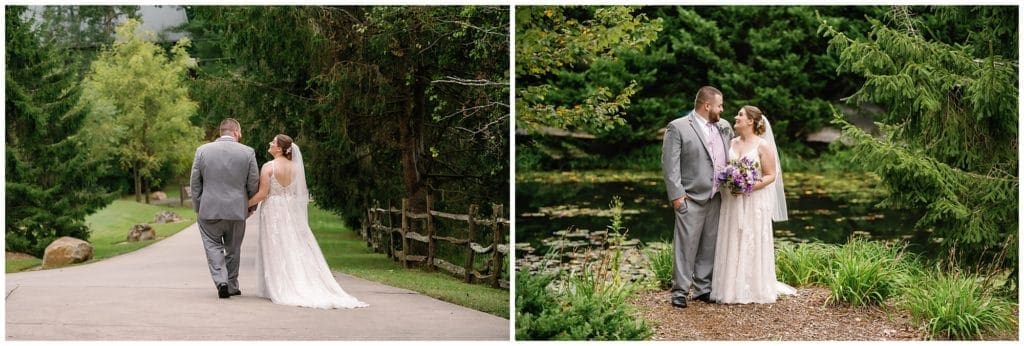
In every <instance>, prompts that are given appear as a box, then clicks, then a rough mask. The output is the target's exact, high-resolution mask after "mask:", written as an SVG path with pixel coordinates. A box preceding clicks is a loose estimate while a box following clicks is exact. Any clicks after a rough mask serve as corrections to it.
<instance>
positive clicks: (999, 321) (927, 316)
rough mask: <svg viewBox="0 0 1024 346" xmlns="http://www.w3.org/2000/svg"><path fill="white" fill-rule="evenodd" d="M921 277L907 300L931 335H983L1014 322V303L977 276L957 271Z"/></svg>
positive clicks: (970, 337)
mask: <svg viewBox="0 0 1024 346" xmlns="http://www.w3.org/2000/svg"><path fill="white" fill-rule="evenodd" d="M920 279H921V280H920V281H919V282H918V285H916V286H913V287H910V288H909V289H908V290H907V291H906V292H905V296H906V301H905V302H904V303H903V304H904V305H905V306H906V308H907V309H908V310H910V313H911V315H912V316H913V317H914V320H915V321H917V322H919V323H924V324H925V328H926V330H927V331H928V335H929V336H930V337H932V338H946V339H980V338H982V336H983V335H984V334H985V333H988V332H992V331H1002V330H1008V329H1010V328H1011V327H1013V326H1014V319H1013V313H1012V312H1013V305H1012V303H1010V302H1008V301H1005V300H1003V299H999V298H996V297H994V296H992V295H991V294H989V292H987V290H986V289H985V287H983V286H981V285H980V284H979V282H980V281H981V279H980V278H978V277H977V276H975V275H967V274H962V273H959V272H953V273H937V274H933V275H927V276H925V277H922V278H920Z"/></svg>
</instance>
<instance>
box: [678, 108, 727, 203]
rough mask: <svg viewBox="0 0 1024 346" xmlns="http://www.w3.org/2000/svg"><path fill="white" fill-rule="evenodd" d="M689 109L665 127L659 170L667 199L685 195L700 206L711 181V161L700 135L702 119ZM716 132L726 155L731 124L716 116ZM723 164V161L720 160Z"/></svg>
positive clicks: (709, 188) (703, 136)
mask: <svg viewBox="0 0 1024 346" xmlns="http://www.w3.org/2000/svg"><path fill="white" fill-rule="evenodd" d="M697 117H699V115H697V114H696V113H694V112H693V111H691V112H690V113H689V114H687V115H686V116H683V117H681V118H679V119H676V120H673V121H672V122H670V123H669V124H668V127H667V128H666V129H665V140H664V141H663V142H662V148H661V169H662V173H663V177H664V178H665V189H666V190H667V192H668V199H669V201H673V200H676V199H678V198H680V197H683V196H684V195H685V196H688V198H689V199H691V200H693V201H694V202H697V204H701V205H703V204H704V203H705V202H707V201H708V199H711V197H712V196H711V188H712V185H713V184H714V179H715V177H714V175H715V174H714V170H715V167H714V164H713V163H712V162H711V152H710V150H711V149H710V148H709V147H708V145H707V138H706V137H707V136H705V135H704V129H702V128H701V126H704V125H703V124H704V123H703V122H702V121H701V120H700V119H697ZM715 126H716V127H717V132H718V135H719V136H720V137H719V138H721V140H722V144H723V147H724V148H725V153H724V154H725V156H724V157H725V158H726V159H728V157H729V155H728V153H729V142H730V140H731V139H732V137H733V131H732V126H730V125H729V122H728V121H725V119H721V118H720V119H718V123H717V124H716V125H715ZM723 163H724V162H723Z"/></svg>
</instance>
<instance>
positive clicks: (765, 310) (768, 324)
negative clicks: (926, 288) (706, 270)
mask: <svg viewBox="0 0 1024 346" xmlns="http://www.w3.org/2000/svg"><path fill="white" fill-rule="evenodd" d="M797 292H798V295H797V296H782V297H780V299H779V300H778V301H776V302H775V303H774V304H708V303H704V302H701V301H697V300H692V301H688V302H687V303H688V304H689V306H688V307H687V308H685V309H680V308H676V307H673V306H672V305H671V304H670V303H669V295H670V294H669V292H668V291H648V292H641V293H639V294H637V295H636V296H634V297H633V298H632V299H631V301H630V303H631V304H633V305H634V306H636V307H637V308H638V310H639V317H641V318H643V319H644V320H646V321H648V323H649V324H650V325H652V326H653V330H654V335H653V336H652V337H651V339H652V340H872V341H876V340H922V339H924V338H925V334H924V331H923V330H922V329H921V327H919V326H917V325H915V324H914V323H913V322H912V320H911V317H910V314H909V313H908V312H906V311H903V310H899V309H895V308H893V307H891V306H880V307H848V306H831V305H830V306H826V305H825V298H827V297H828V290H827V289H825V288H819V287H811V288H798V289H797ZM1015 338H1016V336H1014V339H1015Z"/></svg>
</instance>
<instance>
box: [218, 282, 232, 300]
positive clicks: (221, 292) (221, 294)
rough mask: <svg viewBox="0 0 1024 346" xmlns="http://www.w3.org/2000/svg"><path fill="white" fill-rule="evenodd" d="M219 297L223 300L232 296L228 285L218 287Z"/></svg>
mask: <svg viewBox="0 0 1024 346" xmlns="http://www.w3.org/2000/svg"><path fill="white" fill-rule="evenodd" d="M217 296H218V297H221V298H222V299H223V298H227V297H230V296H231V294H230V293H228V284H220V285H217Z"/></svg>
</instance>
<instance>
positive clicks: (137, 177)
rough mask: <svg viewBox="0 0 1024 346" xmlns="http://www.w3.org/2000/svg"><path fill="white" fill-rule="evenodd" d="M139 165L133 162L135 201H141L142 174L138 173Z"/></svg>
mask: <svg viewBox="0 0 1024 346" xmlns="http://www.w3.org/2000/svg"><path fill="white" fill-rule="evenodd" d="M139 165H141V163H138V162H136V163H135V202H142V176H141V175H139Z"/></svg>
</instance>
